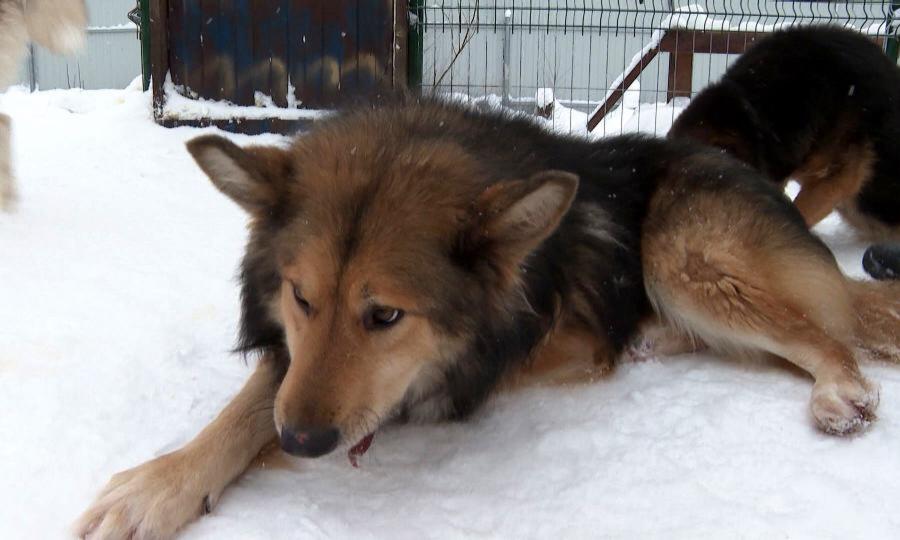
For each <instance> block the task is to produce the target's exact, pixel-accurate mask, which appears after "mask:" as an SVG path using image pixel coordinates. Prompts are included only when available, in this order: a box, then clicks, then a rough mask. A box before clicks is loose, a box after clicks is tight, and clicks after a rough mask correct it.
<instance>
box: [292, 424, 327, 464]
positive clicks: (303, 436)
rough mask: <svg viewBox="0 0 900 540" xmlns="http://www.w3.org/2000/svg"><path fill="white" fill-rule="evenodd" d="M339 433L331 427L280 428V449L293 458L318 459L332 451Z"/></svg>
mask: <svg viewBox="0 0 900 540" xmlns="http://www.w3.org/2000/svg"><path fill="white" fill-rule="evenodd" d="M339 437H340V432H339V431H338V430H337V429H335V428H333V427H325V428H320V427H302V428H299V429H291V428H289V427H288V426H283V427H282V428H281V449H282V450H284V451H285V452H287V453H288V454H291V455H293V456H300V457H319V456H324V455H325V454H327V453H328V452H331V451H332V450H334V448H335V447H336V446H337V443H338V438H339Z"/></svg>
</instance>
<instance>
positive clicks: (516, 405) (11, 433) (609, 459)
mask: <svg viewBox="0 0 900 540" xmlns="http://www.w3.org/2000/svg"><path fill="white" fill-rule="evenodd" d="M0 101H2V104H3V107H4V108H5V109H6V110H7V111H9V112H10V113H11V114H12V116H13V119H14V122H15V124H14V130H15V131H14V150H15V158H16V166H17V171H18V176H19V191H20V195H21V202H20V204H19V208H18V211H17V213H15V214H12V215H0V410H2V411H3V412H2V414H0V434H2V436H0V479H2V480H0V537H2V538H4V539H20V538H21V539H37V538H63V537H65V536H66V535H67V534H68V533H67V531H68V529H67V528H68V526H69V524H70V523H71V521H72V520H73V519H74V518H75V517H76V516H77V515H78V513H79V512H80V511H81V510H83V509H84V508H85V507H86V506H87V505H88V504H89V503H90V502H91V500H92V498H93V496H94V494H95V493H96V492H97V491H98V490H99V489H100V488H101V487H102V486H103V484H104V483H105V482H106V481H107V479H108V478H109V476H110V475H111V474H113V473H115V472H116V471H119V470H121V469H124V468H127V467H131V466H134V465H136V464H138V463H140V462H143V461H144V460H147V459H149V458H152V457H153V456H156V455H159V454H161V453H164V452H166V451H169V450H171V449H174V448H176V447H177V446H179V445H181V444H183V443H184V442H186V441H187V440H188V439H189V438H190V437H191V436H193V434H195V433H196V432H197V431H198V430H200V429H201V428H202V427H203V426H204V425H205V424H206V423H207V422H209V420H210V419H211V418H212V417H213V416H214V415H215V414H216V412H217V411H218V410H219V409H220V408H221V407H222V406H223V405H224V404H225V403H226V402H227V401H228V399H229V397H230V396H231V395H233V394H234V393H235V392H236V391H237V389H238V388H239V387H240V386H241V384H242V382H243V380H244V379H245V378H246V377H247V375H248V374H249V372H250V370H251V367H249V366H247V365H245V364H244V363H243V362H242V361H241V359H239V358H238V357H236V356H235V355H233V354H231V353H230V352H229V349H230V347H231V346H232V345H233V343H234V334H235V328H236V325H237V320H238V289H237V285H236V283H235V270H236V265H237V262H238V259H239V257H240V256H241V251H242V244H243V242H244V239H245V234H246V230H245V219H244V216H243V215H242V213H241V211H240V210H239V209H238V208H237V207H236V206H235V205H234V204H232V203H231V202H230V201H228V200H226V199H225V197H223V196H221V195H220V194H218V193H217V192H216V191H215V189H214V188H213V187H212V185H211V184H210V183H209V182H208V181H207V180H206V178H205V177H204V176H203V175H202V174H201V172H200V170H199V169H198V168H197V167H196V166H195V165H194V164H193V163H192V161H191V158H190V156H189V155H188V154H187V152H186V151H185V150H184V146H183V143H184V141H186V140H187V139H189V138H191V137H195V136H197V135H199V134H201V133H210V132H213V131H214V130H213V129H193V128H178V129H171V130H169V129H164V128H161V127H158V126H156V125H155V124H153V122H152V121H151V119H150V113H149V110H150V106H149V98H148V96H147V95H146V94H143V93H141V92H140V91H138V90H134V89H130V90H124V91H122V90H116V91H90V92H85V91H78V90H70V91H48V92H40V93H35V94H28V93H26V92H25V91H24V90H22V89H20V88H14V89H12V90H10V91H9V92H8V93H7V94H6V95H0ZM229 137H232V138H233V139H234V140H235V141H237V142H238V143H239V144H248V143H280V142H282V139H281V138H280V137H276V136H262V137H254V138H250V137H244V136H231V135H229ZM818 231H819V232H820V233H821V234H823V235H824V237H825V238H826V241H827V242H828V243H829V245H831V246H832V247H833V248H834V249H835V250H836V252H837V254H838V257H839V259H840V261H841V263H842V265H843V266H844V268H845V269H846V270H847V272H849V273H850V274H853V275H856V276H859V275H861V269H860V264H859V260H860V255H861V253H862V249H863V246H862V245H861V244H859V243H858V242H856V241H854V240H853V238H852V237H851V236H850V235H849V234H848V232H847V231H846V229H845V228H844V226H843V225H842V224H841V223H840V221H839V220H838V219H837V218H835V217H832V218H830V219H829V220H828V221H827V222H826V223H825V224H824V225H822V226H821V227H820V228H819V229H818ZM788 270H789V269H788ZM822 294H823V295H825V294H828V291H822ZM864 370H865V372H866V373H867V374H868V375H869V376H871V377H872V378H873V379H875V380H877V381H879V382H880V383H881V387H882V402H881V408H880V419H879V420H878V422H876V423H875V424H874V425H873V426H872V427H871V428H870V429H869V430H868V432H866V433H864V434H862V435H860V436H856V437H851V438H847V439H838V438H834V437H829V436H827V435H823V434H822V433H819V432H818V431H816V429H815V428H814V427H813V425H812V422H811V420H810V415H809V409H808V399H809V394H810V381H809V380H807V379H806V378H805V377H803V376H801V375H799V374H798V373H797V372H796V371H794V370H789V369H786V368H784V367H783V366H780V365H773V364H768V363H762V362H750V361H742V362H739V361H734V360H722V359H717V358H714V357H712V356H709V355H706V354H697V355H688V356H681V357H677V358H667V359H651V360H649V361H645V362H639V363H625V364H624V365H621V366H620V367H619V368H618V369H617V370H616V371H615V372H614V373H613V374H612V375H611V376H610V377H608V378H607V379H605V380H603V381H600V382H598V383H596V384H594V385H591V386H581V387H574V388H548V389H534V390H530V391H524V392H520V393H518V394H514V395H505V396H501V397H499V398H497V399H495V400H494V401H492V402H490V403H489V404H488V405H487V406H486V407H484V408H483V410H482V411H481V412H480V413H479V414H477V415H476V416H475V417H474V418H472V419H471V421H469V422H466V423H461V424H449V425H432V426H398V427H390V428H387V429H384V430H382V431H380V432H379V433H378V436H377V437H376V438H375V442H374V444H373V446H372V449H371V450H370V451H369V453H368V454H366V455H365V456H364V457H363V458H362V459H361V462H360V465H361V467H360V468H359V469H354V468H352V467H351V466H350V464H349V463H348V461H347V457H346V455H344V454H335V455H332V456H328V457H325V458H322V459H318V460H301V459H286V460H285V461H284V463H282V464H281V465H280V466H277V467H269V468H265V469H260V468H257V469H253V470H251V471H250V472H248V473H247V474H246V475H245V476H244V477H243V478H242V479H240V480H239V481H238V482H237V483H236V484H235V485H234V486H232V487H231V488H230V489H228V490H227V491H226V493H225V495H224V497H223V498H222V500H221V502H220V503H219V505H218V506H217V507H216V508H215V509H214V510H213V513H212V514H211V515H209V516H207V517H204V518H202V519H201V520H200V521H198V522H196V523H195V524H193V525H191V526H190V527H189V528H188V529H186V530H185V532H184V534H183V537H184V538H188V539H201V538H203V539H217V540H221V539H253V538H258V539H268V538H341V539H351V538H352V539H360V538H391V539H394V538H400V539H406V538H408V539H421V538H510V539H520V538H567V539H568V538H592V539H593V538H623V539H633V538H685V539H696V538H766V539H769V538H809V539H822V538H841V539H846V538H867V539H873V538H898V537H900V512H898V501H900V368H897V367H893V366H884V365H866V366H865V367H864Z"/></svg>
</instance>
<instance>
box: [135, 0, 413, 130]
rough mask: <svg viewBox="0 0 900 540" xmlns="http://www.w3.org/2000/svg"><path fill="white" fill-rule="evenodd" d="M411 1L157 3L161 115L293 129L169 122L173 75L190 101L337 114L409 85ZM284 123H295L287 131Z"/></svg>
mask: <svg viewBox="0 0 900 540" xmlns="http://www.w3.org/2000/svg"><path fill="white" fill-rule="evenodd" d="M406 5H407V2H406V1H405V0H252V1H251V0H152V1H151V5H150V14H151V16H150V21H151V25H150V31H151V71H152V75H153V79H154V84H153V89H154V105H155V107H154V109H155V113H156V118H157V120H158V121H161V122H162V123H164V124H166V125H182V124H197V123H199V124H216V125H222V124H223V123H225V124H229V125H228V126H223V127H226V129H229V128H230V129H234V130H236V131H243V132H257V131H266V130H274V131H286V130H290V128H291V126H292V124H294V122H290V121H277V120H271V121H264V122H262V125H258V124H260V123H259V122H255V121H247V122H240V123H238V122H221V121H208V122H204V121H203V120H202V119H199V120H198V119H190V120H184V121H179V119H177V118H172V117H171V116H168V117H166V118H163V113H164V106H165V92H164V88H163V87H164V82H165V80H166V77H169V78H170V80H171V82H172V83H173V84H174V86H175V87H177V88H179V89H180V93H181V94H182V95H184V96H185V97H188V98H203V99H209V100H216V101H227V102H230V103H233V104H235V105H243V106H253V105H258V104H259V99H258V97H260V96H266V97H267V98H271V101H272V103H273V104H274V105H275V106H277V107H283V108H288V107H291V108H294V107H301V108H304V109H329V108H333V107H336V106H340V105H342V104H345V103H347V102H348V101H351V100H358V99H360V98H372V97H374V96H377V95H379V94H382V93H384V92H385V91H389V90H392V89H394V88H401V87H404V86H405V84H406V56H405V54H406V48H407V44H406V28H407V21H406V10H407V7H406ZM285 123H286V124H287V125H285Z"/></svg>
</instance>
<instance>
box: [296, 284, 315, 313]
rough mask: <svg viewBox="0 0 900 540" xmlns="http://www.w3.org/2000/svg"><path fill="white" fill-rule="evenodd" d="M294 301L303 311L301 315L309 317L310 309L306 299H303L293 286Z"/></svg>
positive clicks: (298, 290)
mask: <svg viewBox="0 0 900 540" xmlns="http://www.w3.org/2000/svg"><path fill="white" fill-rule="evenodd" d="M294 300H296V301H297V305H298V306H300V309H302V310H303V313H306V314H307V315H309V312H310V310H311V309H312V307H310V305H309V302H307V301H306V298H303V294H301V293H300V289H298V288H297V286H296V285H295V286H294Z"/></svg>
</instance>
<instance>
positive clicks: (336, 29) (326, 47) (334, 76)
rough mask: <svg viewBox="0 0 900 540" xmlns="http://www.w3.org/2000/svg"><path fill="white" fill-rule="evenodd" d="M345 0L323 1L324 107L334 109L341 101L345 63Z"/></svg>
mask: <svg viewBox="0 0 900 540" xmlns="http://www.w3.org/2000/svg"><path fill="white" fill-rule="evenodd" d="M344 3H345V0H330V1H329V0H322V20H321V25H322V26H321V28H322V62H321V67H320V69H321V72H322V102H321V104H320V106H322V107H328V108H330V107H334V106H335V105H337V104H338V103H339V100H340V83H341V68H342V67H343V62H344V55H345V51H344V40H343V38H341V32H342V31H344V24H343V21H342V20H341V10H342V8H343V4H344Z"/></svg>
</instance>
